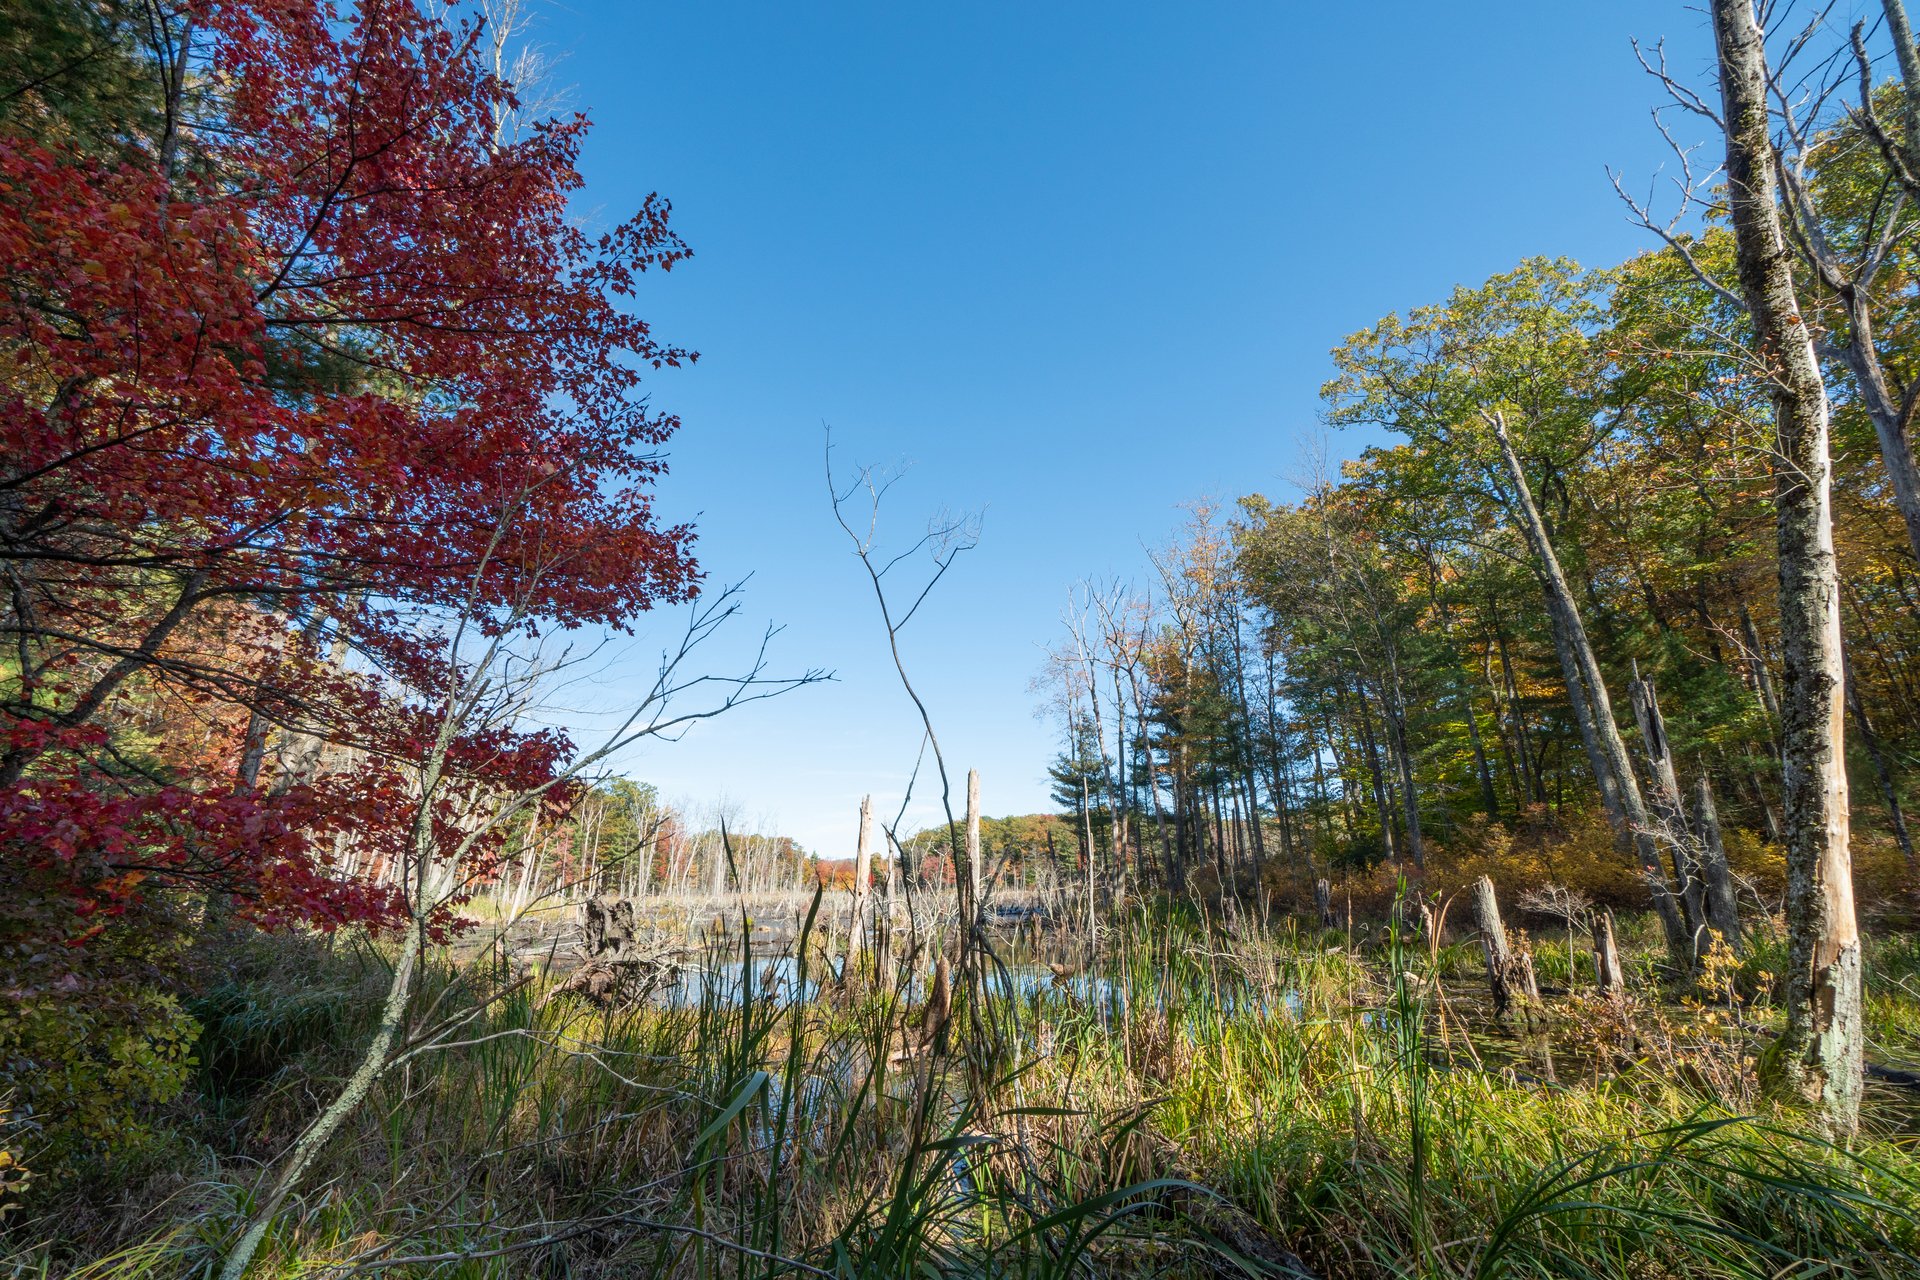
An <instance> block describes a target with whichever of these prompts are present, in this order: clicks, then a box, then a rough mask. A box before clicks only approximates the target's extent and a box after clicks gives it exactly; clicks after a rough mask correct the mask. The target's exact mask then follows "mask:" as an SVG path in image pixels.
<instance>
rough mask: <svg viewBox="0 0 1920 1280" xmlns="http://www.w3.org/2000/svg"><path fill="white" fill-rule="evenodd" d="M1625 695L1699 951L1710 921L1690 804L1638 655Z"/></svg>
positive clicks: (1689, 935)
mask: <svg viewBox="0 0 1920 1280" xmlns="http://www.w3.org/2000/svg"><path fill="white" fill-rule="evenodd" d="M1627 698H1628V700H1629V701H1631V702H1632V703H1633V718H1634V720H1635V722H1636V723H1637V724H1638V725H1639V727H1640V746H1641V749H1642V751H1643V752H1645V754H1646V757H1647V771H1648V773H1649V774H1650V775H1651V777H1652V779H1653V789H1652V795H1651V796H1650V797H1649V800H1650V801H1651V805H1652V809H1653V816H1654V817H1655V818H1656V819H1657V820H1658V821H1659V823H1660V827H1661V829H1662V835H1663V836H1664V838H1665V840H1666V842H1667V849H1668V852H1669V853H1670V854H1671V855H1672V857H1673V874H1674V880H1675V882H1676V883H1677V884H1678V885H1679V886H1680V906H1681V909H1682V910H1683V911H1684V912H1685V913H1686V922H1687V939H1688V945H1689V948H1690V950H1691V952H1692V954H1693V955H1694V956H1696V957H1697V956H1698V955H1699V954H1700V947H1701V943H1702V936H1701V931H1702V930H1703V929H1705V928H1706V926H1707V906H1706V887H1705V885H1703V884H1702V883H1701V877H1700V870H1699V859H1698V857H1697V856H1696V855H1695V852H1694V839H1693V833H1692V832H1691V831H1690V830H1688V827H1687V811H1686V807H1685V805H1684V804H1683V803H1682V801H1681V799H1680V775H1679V774H1678V772H1677V771H1676V770H1675V769H1674V767H1673V747H1672V744H1671V743H1669V742H1668V741H1667V721H1666V717H1664V716H1662V715H1661V714H1660V695H1659V693H1658V691H1657V690H1655V689H1654V687H1653V681H1651V680H1646V679H1642V678H1641V675H1640V664H1639V663H1638V662H1637V661H1636V662H1635V663H1634V664H1633V679H1632V680H1631V681H1629V682H1628V684H1627Z"/></svg>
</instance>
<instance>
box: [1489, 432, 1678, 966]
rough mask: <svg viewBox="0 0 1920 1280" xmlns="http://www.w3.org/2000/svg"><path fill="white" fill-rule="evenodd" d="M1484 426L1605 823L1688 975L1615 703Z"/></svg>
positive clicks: (1526, 500) (1518, 486)
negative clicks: (1582, 724)
mask: <svg viewBox="0 0 1920 1280" xmlns="http://www.w3.org/2000/svg"><path fill="white" fill-rule="evenodd" d="M1487 422H1488V425H1489V426H1491V427H1492V428H1493V434H1494V438H1495V440H1497V441H1498V442H1499V445H1500V456H1501V458H1502V459H1503V460H1504V461H1505V463H1506V468H1507V481H1508V483H1510V484H1511V485H1512V486H1513V495H1514V501H1513V503H1512V508H1513V512H1514V514H1515V515H1516V517H1517V518H1518V522H1519V524H1520V527H1521V532H1522V533H1523V534H1524V535H1525V536H1526V539H1527V542H1528V543H1529V545H1530V547H1531V549H1532V551H1533V556H1534V560H1535V568H1536V569H1537V570H1538V572H1539V576H1540V582H1541V585H1542V586H1543V587H1544V588H1545V589H1546V594H1547V606H1548V609H1549V610H1550V611H1551V612H1553V613H1554V614H1555V615H1556V616H1557V617H1558V619H1559V624H1560V625H1559V626H1557V627H1555V628H1554V641H1555V646H1556V647H1557V648H1558V649H1559V650H1560V660H1561V665H1562V668H1563V669H1565V670H1566V671H1567V693H1568V695H1569V696H1570V697H1571V698H1572V699H1573V702H1574V714H1575V718H1576V719H1578V718H1579V714H1580V692H1579V689H1578V688H1577V687H1576V686H1585V690H1586V698H1587V702H1588V709H1589V712H1590V715H1589V724H1590V727H1591V733H1592V743H1591V746H1590V751H1591V754H1592V758H1593V759H1594V761H1595V766H1596V770H1597V772H1598V774H1599V776H1600V779H1601V794H1602V796H1603V797H1604V796H1605V795H1606V791H1607V787H1608V785H1609V783H1610V784H1611V786H1612V789H1613V796H1614V804H1613V807H1612V809H1611V810H1610V816H1612V817H1613V818H1614V821H1615V829H1616V830H1618V831H1621V834H1622V835H1623V836H1625V837H1626V838H1629V839H1631V840H1632V841H1633V846H1634V852H1635V854H1636V856H1637V857H1638V858H1639V861H1640V868H1641V870H1642V871H1643V872H1644V873H1645V875H1646V877H1647V883H1648V885H1649V887H1650V888H1651V889H1652V891H1653V907H1654V910H1655V911H1657V912H1658V913H1659V915H1660V927H1661V929H1662V931H1663V932H1665V934H1666V938H1667V953H1668V954H1669V955H1670V956H1672V957H1673V961H1674V963H1675V964H1677V965H1679V966H1680V967H1682V968H1683V969H1685V968H1691V967H1692V961H1693V948H1692V946H1691V944H1690V941H1689V938H1688V934H1687V925H1686V921H1685V920H1684V919H1683V918H1682V917H1681V914H1680V908H1679V905H1678V904H1677V903H1676V902H1675V901H1674V895H1673V889H1672V886H1671V885H1669V884H1668V882H1667V875H1666V872H1665V871H1663V870H1662V869H1661V867H1660V852H1659V847H1658V845H1657V844H1656V842H1655V840H1654V837H1653V833H1652V831H1651V830H1649V828H1648V823H1647V810H1646V805H1645V803H1644V802H1643V801H1642V800H1641V798H1640V784H1639V782H1638V781H1636V780H1635V778H1634V774H1633V762H1632V761H1631V760H1629V759H1628V758H1627V744H1626V743H1625V742H1623V741H1622V740H1621V738H1620V726H1619V724H1618V723H1617V722H1616V721H1615V720H1614V718H1613V703H1612V701H1611V700H1610V699H1609V698H1608V697H1607V685H1606V680H1605V678H1604V677H1603V676H1602V675H1601V673H1600V661H1599V659H1598V658H1596V657H1595V656H1594V653H1593V646H1592V645H1591V644H1590V643H1588V641H1587V632H1586V628H1585V627H1584V626H1582V625H1581V622H1580V609H1579V606H1578V604H1577V603H1576V602H1575V600H1574V597H1573V589H1572V588H1571V587H1570V586H1568V585H1567V577H1566V574H1565V573H1563V572H1562V571H1561V569H1560V557H1559V556H1558V555H1556V554H1555V553H1554V550H1553V540H1552V539H1551V538H1549V537H1548V536H1547V526H1546V522H1545V521H1543V520H1542V519H1541V518H1540V510H1539V508H1538V507H1536V506H1535V505H1534V502H1533V490H1532V488H1531V487H1530V486H1529V485H1528V484H1527V473H1526V471H1525V470H1524V469H1522V467H1521V466H1520V455H1519V454H1517V453H1515V452H1514V448H1513V440H1512V438H1511V437H1509V436H1508V435H1507V423H1506V418H1505V417H1504V416H1502V415H1501V414H1499V413H1497V412H1496V413H1492V414H1489V415H1488V418H1487ZM1623 828H1624V829H1623Z"/></svg>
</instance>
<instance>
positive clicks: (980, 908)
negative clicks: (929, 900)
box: [965, 769, 1086, 920]
mask: <svg viewBox="0 0 1920 1280" xmlns="http://www.w3.org/2000/svg"><path fill="white" fill-rule="evenodd" d="M1085 794H1086V788H1085V784H1084V782H1083V784H1082V786H1081V795H1082V797H1083V799H1084V797H1085ZM965 874H966V877H967V886H968V888H970V889H971V890H972V891H973V896H972V899H971V900H972V903H973V912H974V917H975V919H976V920H977V919H979V918H980V917H981V916H982V915H983V914H984V913H985V911H986V904H985V903H983V902H981V900H980V771H979V770H978V769H969V770H967V870H966V873H965Z"/></svg>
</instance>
